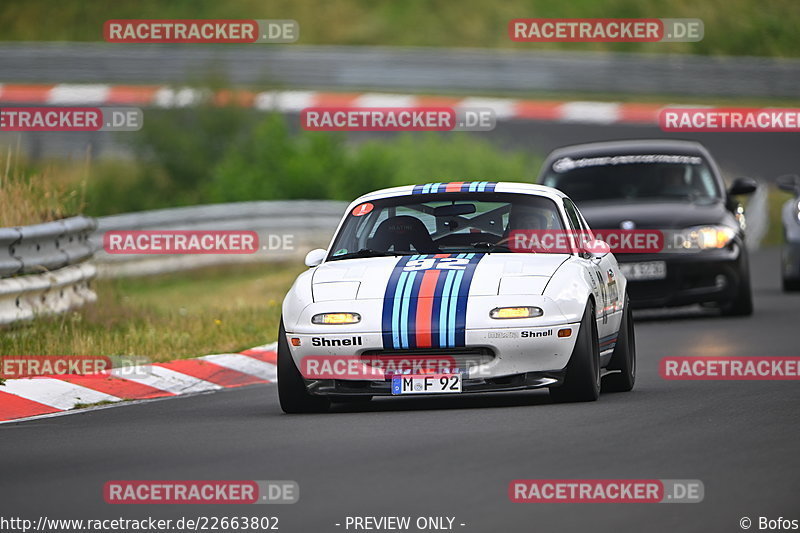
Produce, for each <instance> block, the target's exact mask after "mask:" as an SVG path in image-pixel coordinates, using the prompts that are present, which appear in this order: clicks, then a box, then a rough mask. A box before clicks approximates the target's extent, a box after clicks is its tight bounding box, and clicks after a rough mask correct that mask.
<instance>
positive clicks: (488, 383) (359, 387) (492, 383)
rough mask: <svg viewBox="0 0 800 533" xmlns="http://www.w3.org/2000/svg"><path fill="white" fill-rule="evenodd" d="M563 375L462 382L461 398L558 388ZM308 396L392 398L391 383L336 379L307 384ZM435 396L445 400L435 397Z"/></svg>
mask: <svg viewBox="0 0 800 533" xmlns="http://www.w3.org/2000/svg"><path fill="white" fill-rule="evenodd" d="M563 381H564V371H563V370H561V371H553V372H527V373H524V374H516V375H513V376H504V377H499V378H465V379H463V381H462V382H461V390H462V394H464V393H477V392H508V391H515V390H516V391H519V390H529V389H538V388H542V387H549V386H551V385H560V384H561V383H563ZM306 387H307V388H308V392H309V393H311V394H314V395H318V396H327V395H329V394H332V395H338V394H341V395H343V396H344V395H346V396H393V395H392V390H391V389H392V381H391V379H389V380H385V381H347V380H338V379H324V380H306ZM434 396H447V395H446V394H444V395H442V394H437V395H434Z"/></svg>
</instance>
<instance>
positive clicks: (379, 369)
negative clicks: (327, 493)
mask: <svg viewBox="0 0 800 533" xmlns="http://www.w3.org/2000/svg"><path fill="white" fill-rule="evenodd" d="M579 326H580V323H569V324H562V325H554V326H542V327H519V328H508V327H505V328H497V329H477V330H469V329H468V330H467V331H466V346H465V347H463V348H442V349H437V348H431V349H423V348H417V349H414V350H385V349H384V347H383V336H382V334H381V333H379V332H378V333H363V332H361V333H341V334H339V335H331V334H329V333H326V334H324V335H322V334H297V333H287V334H286V337H287V344H288V345H289V349H290V352H291V354H292V358H293V360H294V362H295V365H296V366H297V368H298V370H299V371H300V373H301V374H302V375H303V377H304V379H305V380H306V384H307V386H308V389H309V392H312V393H314V394H365V395H380V394H384V393H385V394H387V395H391V391H390V385H391V375H393V374H396V373H401V374H402V373H417V372H416V371H415V369H416V368H418V366H420V363H421V366H422V367H425V365H424V361H426V360H431V361H433V362H434V364H435V365H436V366H437V367H438V368H439V369H440V370H447V369H449V371H453V372H459V373H461V374H463V377H464V381H463V384H462V389H463V391H464V392H488V391H495V390H514V389H519V390H521V389H528V388H536V387H543V386H548V385H552V384H557V383H559V382H560V380H561V376H562V374H563V370H564V368H565V367H566V366H567V363H568V362H569V359H570V356H571V355H572V351H573V348H574V346H575V340H576V338H577V336H578V330H579ZM564 329H569V330H570V333H569V335H568V336H564V337H559V336H558V332H559V330H564ZM343 361H344V362H343ZM442 361H445V362H446V363H445V364H444V365H443V364H442ZM340 362H341V364H338V363H340ZM409 362H410V363H409ZM312 363H313V365H315V366H312ZM415 363H416V364H415ZM322 368H324V369H326V370H325V371H322V372H321V371H320V369H322ZM430 368H431V367H426V369H428V370H430ZM311 369H313V371H312V370H311Z"/></svg>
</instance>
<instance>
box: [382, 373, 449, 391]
mask: <svg viewBox="0 0 800 533" xmlns="http://www.w3.org/2000/svg"><path fill="white" fill-rule="evenodd" d="M458 392H461V374H403V375H395V376H392V394H395V395H396V394H452V393H458Z"/></svg>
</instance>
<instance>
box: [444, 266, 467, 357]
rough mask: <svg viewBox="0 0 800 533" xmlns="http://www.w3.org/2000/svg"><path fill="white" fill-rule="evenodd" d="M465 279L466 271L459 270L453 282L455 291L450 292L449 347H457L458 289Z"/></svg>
mask: <svg viewBox="0 0 800 533" xmlns="http://www.w3.org/2000/svg"><path fill="white" fill-rule="evenodd" d="M463 278H464V271H463V270H459V271H457V272H456V277H455V280H454V282H453V290H452V291H450V303H449V304H448V306H447V307H448V309H447V315H448V316H447V345H448V346H450V347H451V348H452V347H455V345H456V313H457V311H458V289H459V288H460V286H461V280H462V279H463Z"/></svg>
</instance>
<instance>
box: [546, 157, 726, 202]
mask: <svg viewBox="0 0 800 533" xmlns="http://www.w3.org/2000/svg"><path fill="white" fill-rule="evenodd" d="M641 158H650V159H649V160H646V161H647V162H643V161H645V160H643V159H641ZM542 184H543V185H548V186H550V187H555V188H557V189H560V190H561V191H563V192H564V193H565V194H566V195H567V196H569V197H570V198H572V200H573V201H575V202H578V203H585V202H590V201H620V200H622V201H628V200H630V201H639V200H662V199H663V200H682V201H686V200H689V201H699V202H702V201H708V200H709V199H716V198H720V195H721V193H720V190H719V187H718V185H717V181H716V179H715V177H714V175H713V174H712V172H711V169H710V168H709V167H708V165H707V164H706V163H705V161H703V159H702V158H700V157H696V156H682V155H650V156H609V157H591V158H576V159H571V158H562V159H558V160H556V161H555V162H554V163H553V165H552V166H551V167H550V168H549V169H548V171H547V174H546V175H545V176H544V179H543V180H542Z"/></svg>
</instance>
